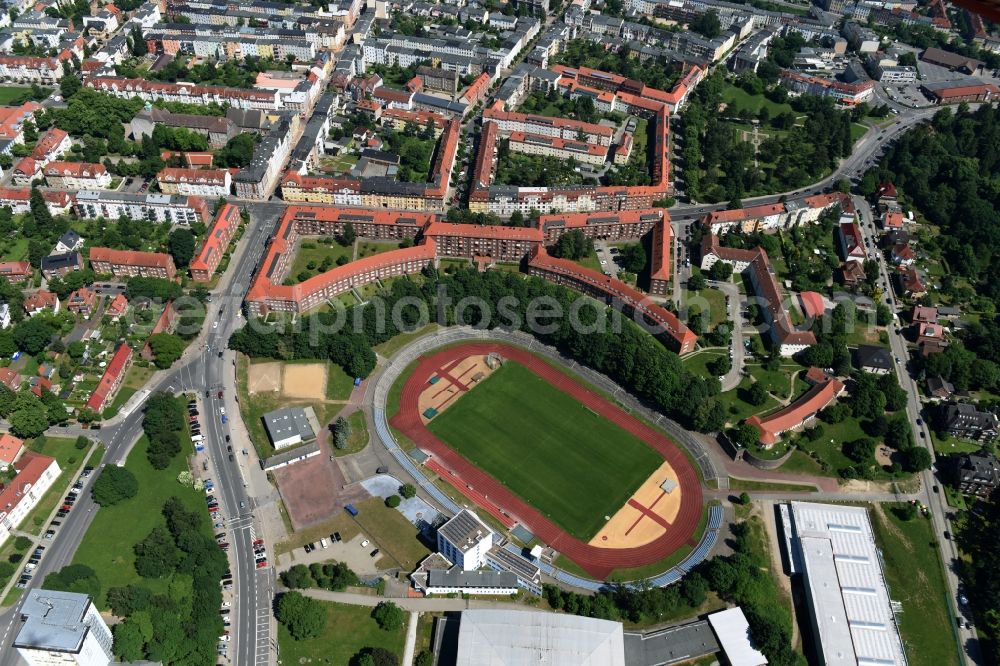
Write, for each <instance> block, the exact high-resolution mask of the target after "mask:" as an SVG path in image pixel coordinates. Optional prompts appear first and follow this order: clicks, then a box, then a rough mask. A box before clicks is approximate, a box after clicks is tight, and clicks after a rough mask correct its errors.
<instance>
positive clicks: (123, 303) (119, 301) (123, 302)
mask: <svg viewBox="0 0 1000 666" xmlns="http://www.w3.org/2000/svg"><path fill="white" fill-rule="evenodd" d="M127 309H128V299H127V298H125V295H124V294H118V295H117V296H115V297H114V298H113V299H111V302H110V303H108V306H107V307H106V308H104V314H106V315H108V316H111V317H118V316H121V315H122V314H123V313H124V312H125V311H126V310H127Z"/></svg>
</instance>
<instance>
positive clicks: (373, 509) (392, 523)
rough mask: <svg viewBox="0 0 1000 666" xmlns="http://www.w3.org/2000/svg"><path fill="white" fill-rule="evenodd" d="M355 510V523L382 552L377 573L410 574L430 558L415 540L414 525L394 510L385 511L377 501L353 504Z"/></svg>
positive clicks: (426, 549)
mask: <svg viewBox="0 0 1000 666" xmlns="http://www.w3.org/2000/svg"><path fill="white" fill-rule="evenodd" d="M354 506H355V507H356V508H357V510H358V515H357V516H355V517H354V522H355V523H357V525H358V526H359V527H360V528H361V531H362V533H364V534H365V536H367V537H369V538H371V539H372V540H373V541H374V542H375V545H377V546H378V547H379V548H380V549H381V551H382V557H381V558H380V559H379V568H380V569H390V568H393V567H399V568H401V569H402V570H403V571H413V570H414V569H416V568H417V564H418V563H419V562H420V560H422V559H424V558H425V557H427V556H428V555H430V554H431V551H430V549H429V548H428V547H427V546H425V545H424V544H423V542H422V541H420V539H418V538H417V535H418V532H417V528H416V527H414V526H413V523H411V522H410V521H408V520H407V519H406V518H405V517H403V514H401V513H400V512H399V511H397V510H396V509H390V508H389V507H387V506H386V505H385V502H383V501H382V499H381V498H380V497H371V498H369V499H366V500H363V501H361V502H355V503H354ZM341 536H343V535H341Z"/></svg>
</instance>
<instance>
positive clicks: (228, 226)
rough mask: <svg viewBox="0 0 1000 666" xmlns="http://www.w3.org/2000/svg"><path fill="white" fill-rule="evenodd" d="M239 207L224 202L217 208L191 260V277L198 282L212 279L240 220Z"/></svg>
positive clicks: (238, 226)
mask: <svg viewBox="0 0 1000 666" xmlns="http://www.w3.org/2000/svg"><path fill="white" fill-rule="evenodd" d="M242 221H243V220H242V218H241V217H240V209H239V208H238V207H236V206H234V205H233V204H228V203H227V204H226V205H224V206H223V207H222V208H220V209H219V213H218V215H216V216H215V222H213V223H212V227H211V228H210V229H209V230H208V235H207V236H205V242H204V244H203V245H202V246H201V251H199V252H198V256H197V257H195V258H194V261H192V262H191V266H190V270H191V277H192V278H194V279H195V280H197V281H198V282H208V281H209V280H211V279H212V275H213V274H214V273H215V269H216V268H218V266H219V262H220V261H221V260H222V255H224V254H225V253H226V248H228V247H229V241H230V240H232V238H233V236H234V235H236V231H237V230H238V229H239V228H240V223H241V222H242Z"/></svg>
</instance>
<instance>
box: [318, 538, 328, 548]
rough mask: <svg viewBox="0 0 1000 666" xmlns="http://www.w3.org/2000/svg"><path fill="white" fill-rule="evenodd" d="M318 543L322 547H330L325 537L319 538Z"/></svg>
mask: <svg viewBox="0 0 1000 666" xmlns="http://www.w3.org/2000/svg"><path fill="white" fill-rule="evenodd" d="M319 545H321V546H323V547H324V548H329V547H330V543H329V542H328V541H327V540H326V539H320V540H319Z"/></svg>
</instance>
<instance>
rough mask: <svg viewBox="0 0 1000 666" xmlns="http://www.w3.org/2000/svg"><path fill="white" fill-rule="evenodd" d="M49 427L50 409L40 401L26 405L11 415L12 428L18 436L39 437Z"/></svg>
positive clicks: (25, 437) (26, 437)
mask: <svg viewBox="0 0 1000 666" xmlns="http://www.w3.org/2000/svg"><path fill="white" fill-rule="evenodd" d="M48 427H49V413H48V410H47V409H46V408H45V406H44V405H42V404H41V403H40V402H36V403H34V404H30V405H26V406H24V407H22V408H21V409H17V410H15V411H14V412H12V413H11V415H10V429H11V430H12V431H13V432H14V434H15V435H17V436H18V437H21V438H24V439H29V438H32V437H38V436H39V435H41V434H42V433H43V432H45V430H46V429H47V428H48Z"/></svg>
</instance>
